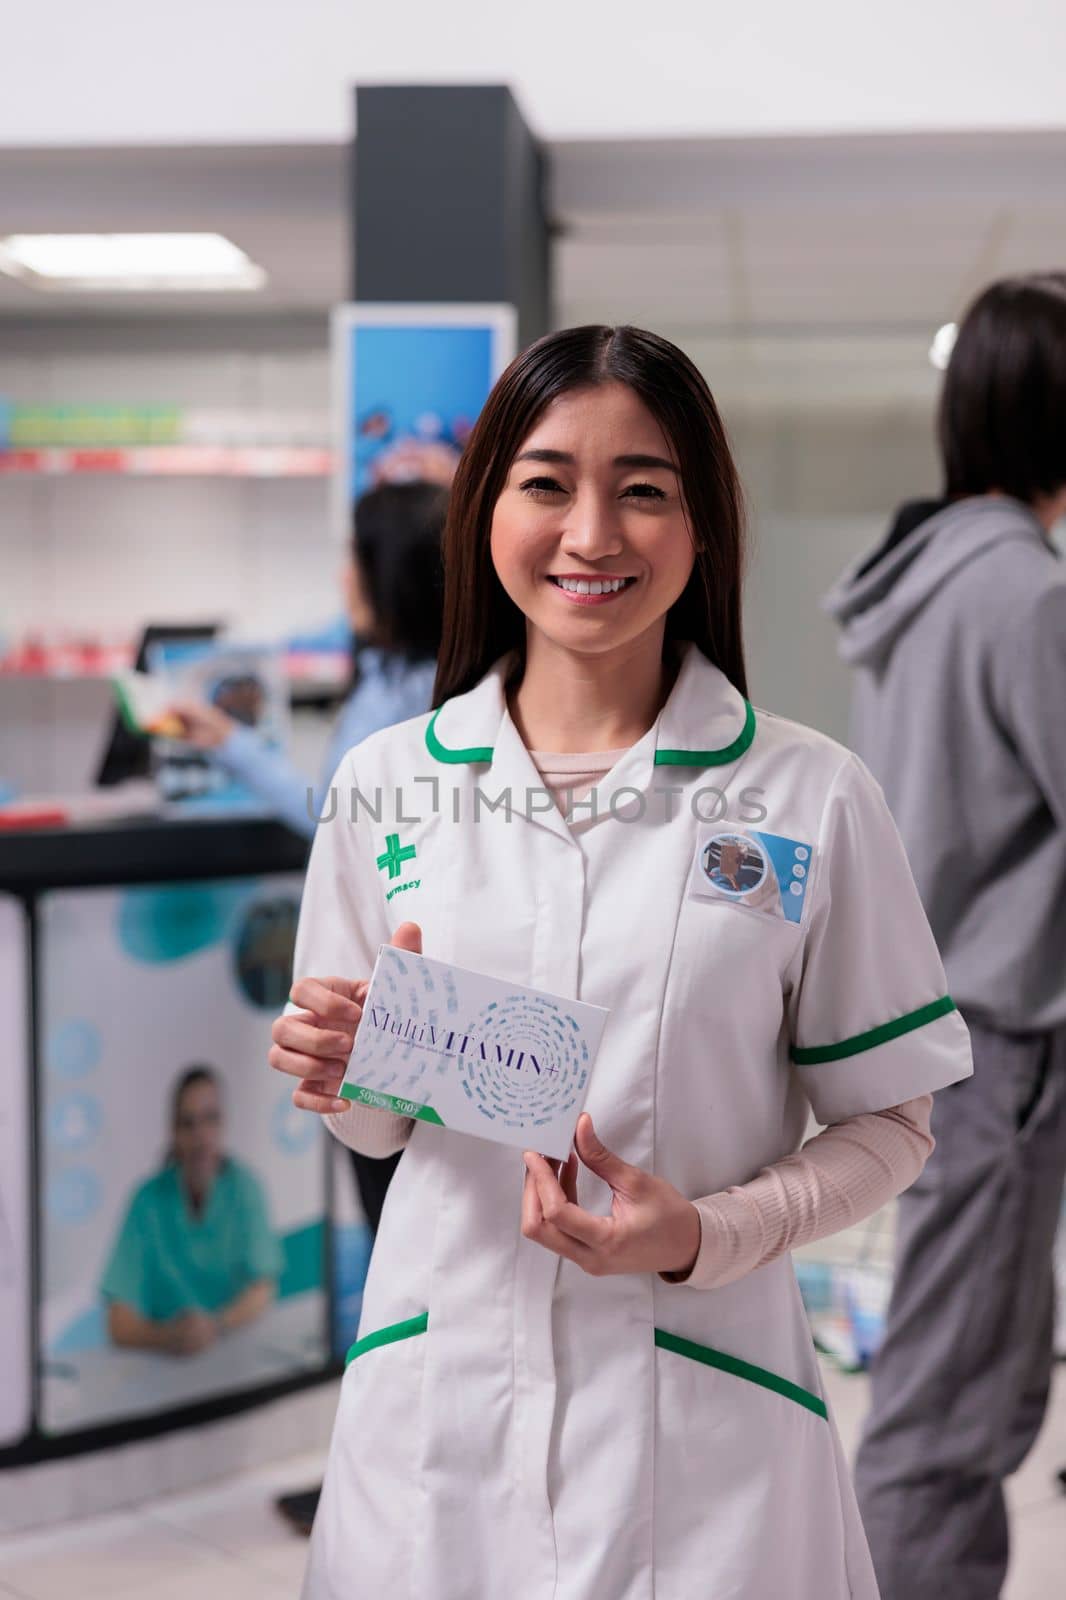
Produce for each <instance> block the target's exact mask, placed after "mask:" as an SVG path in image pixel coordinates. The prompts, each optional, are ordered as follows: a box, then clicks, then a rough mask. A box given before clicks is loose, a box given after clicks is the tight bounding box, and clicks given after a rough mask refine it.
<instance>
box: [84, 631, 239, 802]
mask: <svg viewBox="0 0 1066 1600" xmlns="http://www.w3.org/2000/svg"><path fill="white" fill-rule="evenodd" d="M220 630H221V623H218V622H150V623H149V624H148V626H147V627H146V628H145V630H144V632H143V633H142V635H141V642H140V644H139V646H138V648H137V657H136V660H135V661H134V666H135V667H136V668H137V670H138V671H139V672H146V671H147V670H148V665H149V651H150V650H151V648H152V646H153V645H155V644H159V643H161V642H164V643H167V644H170V643H173V642H175V641H177V642H179V643H183V644H184V643H187V642H188V643H198V642H200V641H201V640H202V641H206V642H210V640H212V639H217V637H218V635H219V632H220ZM149 746H150V740H148V739H146V738H142V737H141V736H140V735H139V734H136V733H131V732H130V730H129V728H127V726H126V724H125V723H124V722H123V720H122V718H121V717H120V716H119V714H118V712H117V711H116V712H115V714H114V718H113V721H112V724H111V737H110V738H109V740H108V742H107V748H106V750H105V751H104V757H103V760H102V761H101V763H100V768H99V771H98V772H97V774H96V783H97V785H98V787H100V788H107V787H109V786H110V785H111V784H115V783H124V782H125V781H126V780H127V779H128V778H146V777H147V776H148V775H149V772H150V770H151V769H150V765H149Z"/></svg>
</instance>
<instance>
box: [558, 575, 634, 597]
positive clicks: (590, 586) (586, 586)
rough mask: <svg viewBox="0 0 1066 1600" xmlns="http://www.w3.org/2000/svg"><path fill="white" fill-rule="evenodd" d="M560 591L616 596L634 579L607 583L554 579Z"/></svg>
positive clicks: (594, 580)
mask: <svg viewBox="0 0 1066 1600" xmlns="http://www.w3.org/2000/svg"><path fill="white" fill-rule="evenodd" d="M552 582H553V583H557V584H558V585H559V588H560V589H569V591H570V593H571V594H616V593H617V592H618V590H619V589H624V588H625V587H626V585H627V584H628V583H632V582H633V579H632V578H608V579H606V580H605V581H602V582H601V581H600V580H599V579H595V578H594V579H586V578H553V579H552Z"/></svg>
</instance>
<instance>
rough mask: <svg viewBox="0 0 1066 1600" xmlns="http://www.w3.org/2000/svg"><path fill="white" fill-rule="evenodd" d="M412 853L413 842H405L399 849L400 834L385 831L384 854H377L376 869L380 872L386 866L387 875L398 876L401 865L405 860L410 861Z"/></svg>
mask: <svg viewBox="0 0 1066 1600" xmlns="http://www.w3.org/2000/svg"><path fill="white" fill-rule="evenodd" d="M414 853H415V847H414V845H413V844H405V845H404V846H403V848H402V849H401V848H400V835H399V834H398V833H387V834H386V835H385V854H384V855H381V856H378V871H379V872H382V871H384V869H385V868H386V867H388V869H389V877H390V878H398V877H399V876H400V868H401V866H402V865H403V863H404V862H405V861H410V860H411V859H412V857H413V856H414Z"/></svg>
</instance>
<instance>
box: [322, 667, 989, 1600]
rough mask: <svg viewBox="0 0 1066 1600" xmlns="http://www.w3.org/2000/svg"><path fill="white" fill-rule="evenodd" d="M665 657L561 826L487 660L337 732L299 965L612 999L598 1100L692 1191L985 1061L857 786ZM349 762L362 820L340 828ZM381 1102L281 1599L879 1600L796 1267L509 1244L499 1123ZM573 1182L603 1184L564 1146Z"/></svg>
mask: <svg viewBox="0 0 1066 1600" xmlns="http://www.w3.org/2000/svg"><path fill="white" fill-rule="evenodd" d="M682 651H683V661H682V665H681V670H680V672H679V675H678V677H677V679H676V681H675V684H674V687H673V689H672V691H671V693H670V696H669V698H668V700H667V702H666V704H665V705H664V707H663V709H662V711H661V713H660V715H659V717H658V718H657V720H656V722H655V724H654V726H653V727H652V728H651V729H650V730H649V731H648V732H647V733H646V734H645V735H644V737H643V738H642V739H640V740H639V741H638V742H637V743H636V744H635V745H634V746H632V748H631V749H630V750H629V751H628V752H627V753H626V754H625V756H623V757H622V759H621V760H620V761H619V762H618V764H617V765H616V767H615V768H614V769H613V770H612V772H611V773H610V774H609V775H608V778H607V779H606V780H605V781H604V783H602V784H601V786H600V791H599V801H600V806H599V815H598V816H597V817H595V818H593V817H592V816H591V815H590V813H589V811H588V810H587V809H585V810H579V811H578V813H577V817H576V819H575V821H574V822H573V823H571V824H569V825H568V824H567V822H566V821H565V820H564V818H563V817H562V816H561V814H560V813H559V812H558V810H557V809H556V807H555V806H554V804H553V803H552V802H551V801H550V798H549V797H548V796H547V795H546V793H545V791H544V790H543V789H541V788H540V787H539V785H540V780H539V776H538V774H537V771H536V768H535V767H534V766H533V764H532V761H531V759H530V757H529V754H528V752H527V750H526V749H525V747H524V745H523V744H522V741H521V739H520V737H519V735H518V732H517V729H516V728H515V726H514V723H513V722H512V720H511V717H510V715H509V713H508V711H507V708H506V701H505V697H504V687H503V686H504V683H505V679H506V670H507V667H508V658H507V657H501V659H500V660H499V661H498V662H496V663H495V665H494V666H493V668H492V669H491V670H490V671H489V673H488V674H487V675H486V676H485V677H484V678H483V679H482V680H481V681H480V682H479V683H478V684H477V685H476V686H475V687H474V688H473V689H472V690H470V691H469V692H468V693H466V694H463V695H459V696H456V697H455V698H453V699H451V700H449V701H447V702H446V703H445V705H444V706H443V707H442V708H441V709H440V710H439V712H438V713H436V714H435V715H434V716H428V715H427V716H423V717H416V718H414V719H412V720H411V721H409V722H405V723H403V724H401V725H399V726H398V727H395V728H392V729H389V730H386V731H383V732H381V733H378V734H374V735H373V736H371V737H370V738H369V739H367V740H365V741H364V742H363V743H362V744H361V745H359V746H357V747H356V749H355V750H353V751H351V752H349V754H348V755H347V756H346V757H345V759H344V761H343V762H342V764H341V766H340V768H339V769H338V773H337V777H336V780H335V783H336V786H337V790H338V802H339V804H338V814H337V816H336V817H335V818H334V820H333V821H331V822H326V823H323V824H322V825H321V826H320V827H319V829H318V833H317V835H316V839H315V843H314V848H313V852H312V857H311V862H310V867H309V872H308V878H307V884H306V888H305V891H304V903H303V908H302V913H301V918H300V926H299V933H298V938H297V946H296V959H295V970H296V973H297V975H298V976H302V975H305V974H306V975H319V976H326V975H330V974H334V973H337V974H344V975H348V976H351V977H353V978H354V977H359V976H362V975H364V974H367V973H369V971H370V969H371V966H372V964H373V960H374V956H375V953H376V950H377V947H378V945H379V943H381V942H383V941H385V940H387V939H388V938H389V936H390V934H391V932H392V931H393V930H394V929H395V928H396V927H397V926H398V924H399V923H400V922H403V921H407V920H414V921H416V922H418V923H420V924H421V926H422V930H423V941H424V943H423V948H424V950H425V953H426V954H427V955H432V956H435V957H438V958H440V959H442V960H445V961H449V962H454V963H458V964H460V965H464V966H468V967H471V968H474V969H477V970H480V971H484V972H487V973H491V974H493V975H495V976H497V977H502V978H510V979H512V980H514V981H516V982H521V983H523V984H529V985H533V986H535V987H539V988H543V989H545V990H549V991H551V992H554V993H557V994H561V995H568V996H571V997H576V998H579V999H582V1000H587V1001H591V1002H593V1003H595V1004H597V1005H601V1006H606V1007H608V1008H609V1010H610V1016H609V1018H608V1021H607V1026H606V1031H605V1033H604V1037H603V1042H602V1044H601V1047H600V1051H599V1054H598V1057H597V1060H596V1064H595V1068H594V1071H593V1075H592V1082H591V1088H590V1093H589V1097H588V1109H589V1110H590V1111H591V1112H592V1114H593V1117H594V1120H595V1124H596V1128H597V1130H598V1132H599V1134H600V1136H601V1137H602V1138H603V1140H604V1141H605V1142H606V1144H607V1145H608V1146H609V1147H610V1148H611V1149H613V1150H615V1151H616V1152H618V1154H619V1155H621V1156H622V1157H623V1158H624V1159H625V1160H626V1161H630V1162H633V1163H635V1164H637V1165H638V1166H640V1167H643V1168H645V1169H647V1170H649V1171H654V1172H655V1173H658V1174H660V1175H661V1176H663V1177H665V1178H667V1179H669V1180H670V1182H671V1183H673V1184H674V1185H675V1186H676V1187H677V1188H678V1189H679V1190H680V1191H681V1192H682V1193H683V1194H686V1195H689V1196H692V1197H693V1198H695V1197H697V1196H700V1195H704V1194H709V1193H712V1192H714V1191H716V1190H719V1189H723V1188H726V1187H727V1186H729V1185H731V1184H736V1183H743V1182H744V1181H746V1180H747V1179H749V1178H751V1177H752V1176H753V1175H754V1174H755V1173H757V1172H758V1171H759V1170H760V1168H762V1167H763V1166H765V1165H767V1164H768V1163H770V1162H773V1161H776V1160H779V1159H781V1158H782V1157H784V1156H786V1155H788V1154H789V1153H790V1152H792V1151H794V1150H795V1149H796V1148H797V1147H798V1146H799V1144H800V1143H801V1142H802V1139H803V1136H804V1133H805V1130H806V1125H807V1120H808V1113H809V1110H810V1109H811V1108H812V1107H813V1110H814V1113H815V1115H816V1116H817V1118H818V1119H819V1120H820V1121H822V1122H829V1121H839V1120H841V1119H843V1118H845V1117H849V1116H852V1115H854V1114H857V1113H859V1112H863V1111H872V1110H878V1109H881V1108H883V1107H886V1106H890V1105H894V1104H896V1103H898V1102H900V1101H902V1100H906V1099H908V1098H910V1097H911V1096H914V1095H918V1094H921V1093H923V1092H925V1091H929V1090H935V1089H937V1088H940V1087H942V1086H943V1085H946V1084H949V1083H952V1082H954V1081H956V1080H957V1079H960V1078H963V1077H965V1076H967V1075H968V1074H969V1073H970V1071H971V1070H972V1067H971V1060H970V1052H969V1041H968V1035H967V1033H966V1029H965V1027H964V1025H963V1023H962V1021H961V1018H960V1017H959V1016H958V1014H957V1013H956V1012H955V1011H954V1010H952V1009H950V1005H951V1002H950V1000H948V999H947V998H946V997H945V995H944V989H945V980H944V973H943V969H942V966H941V963H940V959H939V957H938V954H937V951H936V948H935V946H934V943H933V939H932V936H931V934H930V931H929V927H928V924H927V922H926V919H925V916H924V914H923V912H922V909H921V905H920V903H919V900H918V896H917V893H916V891H915V888H914V883H913V880H912V878H911V875H910V871H909V868H908V866H907V862H906V859H905V857H904V854H903V850H902V846H901V844H900V841H899V837H898V834H897V832H896V830H895V827H894V825H893V823H892V821H891V819H890V817H889V814H888V812H887V809H886V807H885V804H884V801H883V798H882V795H881V791H880V789H879V788H878V786H877V784H876V783H875V782H874V781H873V779H872V778H871V777H870V775H869V773H868V772H867V771H866V769H865V768H864V767H863V766H862V765H861V764H860V763H859V762H858V761H857V760H856V759H855V757H853V756H852V755H850V754H849V753H848V752H847V751H845V750H844V749H842V748H841V747H840V746H839V745H837V744H835V743H833V742H832V741H831V740H829V739H826V738H824V737H823V736H821V735H820V734H817V733H814V732H812V731H811V730H809V729H807V728H803V727H799V726H797V725H796V724H794V723H791V722H788V721H785V720H783V719H781V718H779V717H776V716H773V715H770V714H768V713H765V712H762V711H759V712H757V713H756V712H753V711H752V708H751V707H750V706H748V705H747V703H746V702H745V701H744V700H743V698H742V697H741V695H740V694H739V693H738V692H737V691H736V690H735V689H734V688H733V687H732V686H731V685H730V684H729V682H728V681H727V679H726V678H725V677H724V675H723V674H722V673H721V672H719V671H718V669H717V668H715V667H714V666H712V665H711V664H710V663H709V662H708V661H707V659H706V658H705V657H704V656H703V655H702V654H701V653H700V652H699V651H698V650H697V649H696V648H695V647H694V646H692V645H689V646H684V647H682ZM416 779H421V780H423V781H421V782H416V781H415V780H416ZM434 779H435V780H437V782H436V786H434V784H433V783H432V782H431V781H430V780H434ZM434 787H436V794H435V795H434ZM508 788H509V789H510V791H511V802H512V809H511V814H510V818H508V816H507V814H506V812H505V810H504V809H503V807H502V806H500V807H498V808H497V809H495V810H492V809H489V807H488V805H487V804H486V803H485V800H482V801H480V802H478V804H479V806H480V815H479V817H478V820H476V821H475V820H474V807H475V802H476V796H475V790H477V789H480V790H481V791H482V794H483V795H484V796H487V797H488V799H489V800H490V801H491V800H495V799H497V798H498V796H499V795H500V794H501V793H502V792H503V791H506V790H507V789H508ZM353 789H357V790H358V791H359V793H360V794H361V796H362V797H363V799H364V800H365V801H366V802H368V803H369V806H370V807H374V806H375V804H376V802H377V801H380V820H376V819H375V818H374V817H373V816H372V815H371V811H370V810H368V809H367V806H365V805H357V813H358V820H357V821H356V822H355V823H354V824H353V823H352V822H351V821H350V798H351V791H352V790H353ZM378 791H380V794H379V793H378ZM527 791H529V792H530V795H531V798H530V801H529V804H528V806H527ZM671 791H672V792H671ZM697 791H701V792H700V793H697ZM756 791H758V792H757V793H756ZM721 794H724V795H725V796H726V800H725V805H726V807H727V814H726V816H725V817H724V818H723V817H722V809H723V801H722V800H721V799H720V798H719V796H720V795H721ZM612 796H613V797H614V801H615V814H613V815H612V813H611V812H610V810H609V809H608V802H609V800H610V799H611V797H612ZM434 799H435V800H436V804H435V805H434ZM641 807H643V816H637V815H636V813H637V812H638V811H639V810H640V809H641ZM759 807H764V808H765V813H766V814H765V816H760V815H759V812H758V808H759ZM627 809H628V811H629V813H630V819H629V820H623V816H624V815H625V814H626V812H627ZM527 813H531V814H527ZM700 815H702V816H705V817H712V816H714V817H717V819H718V820H715V821H701V820H700ZM414 818H417V820H412V819H414ZM723 833H724V834H726V835H728V836H729V839H731V840H732V841H733V843H734V848H735V843H736V840H737V838H738V837H739V838H740V839H741V840H743V839H744V838H745V837H748V838H750V840H751V841H752V848H751V851H750V852H749V854H748V856H747V879H746V880H745V881H744V882H739V883H737V880H734V882H735V883H737V886H736V887H733V886H731V885H730V884H725V885H723V884H722V883H720V882H719V883H718V884H716V883H714V882H712V881H711V880H710V879H709V878H708V875H707V871H706V870H705V868H704V865H703V863H707V867H708V868H709V869H710V868H713V863H714V859H716V858H715V855H714V849H712V851H711V854H710V856H709V855H708V853H707V846H708V842H710V843H711V844H712V845H714V841H715V839H716V838H717V836H719V835H722V834H723ZM390 835H395V836H396V838H397V840H398V845H394V846H393V847H392V848H391V850H390V846H389V836H390ZM726 842H727V843H728V840H727V841H726ZM412 845H413V846H414V855H413V856H407V857H405V858H404V859H403V860H402V862H401V861H397V860H396V856H397V851H398V850H402V849H406V848H408V847H409V846H412ZM717 848H718V846H715V849H717ZM735 860H736V857H735V856H732V855H731V856H729V857H728V858H727V861H728V863H729V864H730V865H731V866H732V864H733V863H734V862H735ZM760 863H761V869H760ZM760 870H762V878H761V879H759V872H760ZM769 875H772V876H773V877H774V880H775V883H776V887H777V892H776V893H775V894H768V893H767V887H766V883H767V877H768V876H769ZM756 879H758V880H759V881H758V882H756V881H755V880H756ZM794 885H799V887H798V888H797V887H794ZM387 896H388V897H389V898H387ZM376 1114H378V1115H382V1116H386V1117H388V1116H389V1115H390V1114H389V1113H376ZM390 1126H391V1127H392V1129H393V1132H394V1136H395V1137H394V1142H395V1144H396V1146H397V1147H399V1146H400V1145H401V1144H402V1142H403V1140H404V1139H405V1138H407V1137H408V1135H409V1142H408V1144H407V1149H406V1152H405V1154H404V1157H403V1160H402V1161H401V1163H400V1165H399V1168H398V1170H397V1173H396V1176H395V1178H394V1180H393V1184H392V1188H391V1191H390V1193H389V1197H388V1200H387V1203H386V1206H385V1212H384V1216H383V1218H382V1223H381V1228H380V1232H379V1235H378V1240H377V1245H376V1248H375V1251H374V1256H373V1261H372V1264H371V1269H370V1275H369V1278H368V1281H367V1285H366V1293H365V1298H364V1305H363V1314H362V1321H361V1324H360V1339H359V1342H358V1344H357V1345H356V1346H355V1347H354V1351H355V1359H353V1360H351V1361H350V1363H349V1365H348V1368H347V1371H346V1374H345V1378H344V1381H343V1385H342V1389H341V1398H340V1404H339V1408H338V1412H337V1419H336V1424H335V1429H334V1434H333V1441H332V1445H331V1449H330V1456H329V1463H328V1467H327V1472H326V1479H325V1485H324V1489H323V1495H322V1500H321V1504H320V1508H319V1512H318V1516H317V1519H316V1522H315V1528H314V1533H313V1536H312V1542H311V1552H310V1561H309V1567H308V1576H307V1582H306V1587H305V1590H304V1594H305V1597H306V1600H383V1597H384V1596H386V1595H388V1596H390V1597H395V1600H653V1597H654V1600H784V1597H786V1596H787V1597H788V1600H876V1595H877V1587H876V1583H875V1579H874V1576H873V1571H872V1567H871V1564H870V1558H869V1554H868V1551H867V1547H866V1541H865V1537H864V1534H863V1531H862V1527H861V1524H860V1521H859V1516H858V1511H857V1508H856V1503H855V1498H854V1495H853V1492H852V1488H851V1483H850V1480H849V1476H848V1472H847V1468H846V1465H845V1462H844V1459H843V1456H842V1454H841V1450H840V1445H839V1441H838V1438H837V1433H836V1429H835V1427H834V1424H833V1421H832V1419H831V1417H830V1416H829V1414H828V1411H827V1407H826V1404H825V1397H824V1393H823V1390H822V1385H821V1380H820V1376H819V1370H818V1365H817V1362H816V1359H815V1354H814V1349H813V1346H812V1342H811V1337H810V1333H809V1330H808V1326H807V1322H806V1319H805V1316H804V1311H803V1306H802V1303H801V1300H800V1296H799V1292H798V1289H797V1285H796V1279H795V1276H794V1273H793V1269H792V1263H791V1260H790V1259H789V1258H788V1257H785V1258H783V1259H780V1260H778V1261H776V1262H774V1263H772V1264H771V1265H769V1266H767V1267H764V1268H762V1269H760V1270H759V1271H757V1272H754V1273H751V1274H750V1275H749V1276H748V1277H746V1278H744V1279H742V1280H740V1281H739V1282H736V1283H732V1284H730V1285H728V1286H726V1287H724V1288H720V1289H715V1290H704V1291H701V1290H697V1289H693V1288H691V1287H687V1286H686V1285H684V1284H677V1285H675V1284H670V1283H667V1282H665V1281H664V1280H663V1279H661V1278H660V1277H659V1276H658V1275H656V1274H650V1273H640V1274H636V1273H634V1274H627V1275H622V1276H608V1277H601V1278H592V1277H589V1276H587V1275H585V1274H584V1273H582V1272H581V1270H580V1269H579V1268H578V1267H576V1266H574V1265H573V1264H571V1263H570V1262H567V1261H563V1260H560V1259H559V1258H558V1257H557V1256H555V1255H554V1254H552V1253H551V1252H550V1251H548V1250H546V1249H544V1248H543V1247H541V1246H540V1245H537V1244H535V1243H532V1242H531V1241H529V1240H526V1239H524V1238H523V1237H522V1236H521V1232H520V1201H521V1193H522V1183H523V1176H524V1168H523V1163H522V1157H521V1153H520V1152H519V1151H518V1150H515V1149H512V1148H509V1147H503V1146H499V1145H495V1144H491V1143H488V1142H486V1141H483V1140H480V1139H474V1138H470V1137H467V1136H464V1135H461V1134H456V1133H452V1132H449V1131H447V1130H442V1129H440V1128H437V1127H432V1126H428V1125H426V1124H425V1123H423V1122H418V1123H415V1124H414V1125H412V1124H411V1123H410V1122H406V1121H404V1120H402V1119H400V1118H391V1121H390ZM334 1131H335V1132H337V1133H338V1134H340V1135H341V1136H342V1137H343V1131H344V1121H343V1118H340V1119H334ZM578 1194H579V1199H580V1201H581V1203H582V1204H583V1205H585V1206H587V1207H589V1208H590V1209H593V1210H596V1211H600V1212H606V1211H607V1210H608V1209H609V1206H610V1193H609V1191H608V1189H607V1188H606V1186H605V1185H604V1184H602V1183H601V1182H600V1181H599V1180H598V1179H596V1178H594V1177H593V1176H592V1175H591V1174H590V1173H588V1172H587V1171H582V1173H581V1175H580V1179H579V1185H578Z"/></svg>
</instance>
